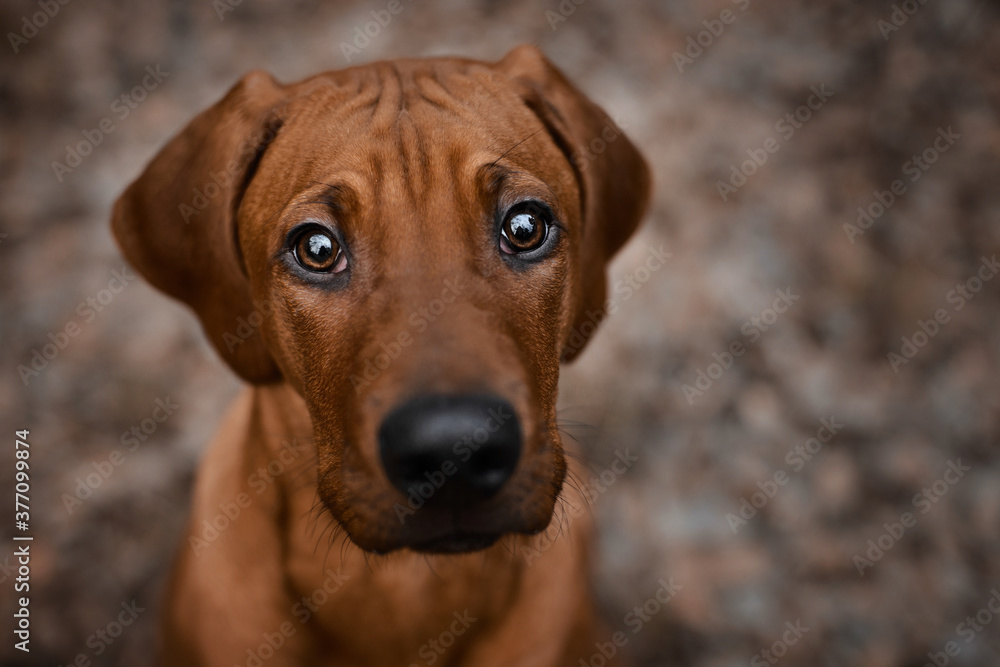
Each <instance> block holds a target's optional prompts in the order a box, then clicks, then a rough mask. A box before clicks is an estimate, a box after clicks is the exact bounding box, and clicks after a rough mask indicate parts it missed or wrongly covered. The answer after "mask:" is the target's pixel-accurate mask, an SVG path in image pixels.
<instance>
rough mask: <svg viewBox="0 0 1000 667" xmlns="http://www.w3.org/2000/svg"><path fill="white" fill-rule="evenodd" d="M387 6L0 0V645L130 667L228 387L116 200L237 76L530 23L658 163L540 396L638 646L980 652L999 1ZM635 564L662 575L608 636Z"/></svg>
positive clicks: (146, 639) (880, 662)
mask: <svg viewBox="0 0 1000 667" xmlns="http://www.w3.org/2000/svg"><path fill="white" fill-rule="evenodd" d="M386 6H387V2H386V1H385V0H364V1H360V2H359V1H353V0H352V1H346V2H336V3H334V2H329V3H319V2H306V1H298V2H288V1H279V0H242V1H240V0H215V1H214V2H213V1H210V0H202V1H200V2H159V1H149V2H143V3H126V2H114V1H111V0H91V1H89V2H83V1H82V0H69V1H68V2H66V4H59V2H57V0H50V1H48V2H46V1H45V0H42V1H40V2H39V1H34V2H5V3H3V5H2V7H0V27H2V31H3V33H4V35H5V38H4V42H5V43H4V44H3V45H2V46H0V53H2V54H3V55H2V56H0V201H2V202H3V206H2V207H0V321H2V328H0V367H2V368H3V369H4V374H5V378H4V380H3V382H2V383H0V405H2V406H3V426H4V429H5V435H4V445H3V454H2V457H3V461H4V466H3V467H4V470H12V469H13V461H14V456H13V444H12V442H11V441H12V439H13V437H12V432H13V431H14V430H16V429H30V430H31V435H30V439H31V443H32V458H31V465H32V509H31V521H32V529H31V532H32V533H33V534H34V535H35V536H36V539H35V542H34V544H33V547H32V548H33V560H32V568H33V569H32V581H31V593H32V606H31V615H32V619H33V626H32V627H33V629H34V634H33V637H32V642H31V647H32V651H31V653H30V654H24V653H22V652H20V651H15V650H14V649H13V647H12V644H13V641H12V639H11V635H10V634H9V632H8V631H7V630H5V631H4V637H5V639H4V640H3V642H0V662H2V663H3V664H4V665H12V666H14V665H55V664H60V665H62V664H69V663H71V662H72V661H74V660H78V659H79V656H81V655H82V656H84V657H85V658H86V659H88V660H91V661H92V662H93V664H108V665H130V666H134V667H141V666H144V665H149V664H151V660H150V649H149V647H150V643H151V641H152V637H153V630H154V627H155V621H156V604H157V599H158V596H159V592H160V589H161V586H162V582H163V577H164V574H165V573H166V570H167V566H168V563H169V561H170V559H171V557H172V554H173V551H174V549H175V547H176V544H177V541H178V539H179V537H180V531H181V529H182V527H183V523H184V520H185V512H186V509H187V504H188V493H189V490H190V483H191V479H192V471H193V470H194V467H195V465H196V463H197V461H198V458H199V456H200V454H201V452H202V448H203V446H204V444H205V443H206V442H207V441H208V440H209V439H210V438H211V436H212V434H213V432H214V429H215V428H216V425H217V422H218V420H219V418H220V415H221V412H222V410H223V409H224V408H225V406H226V405H227V404H228V402H229V401H230V400H231V399H232V397H233V396H234V395H235V394H236V392H237V391H238V389H239V384H238V382H237V380H236V379H235V378H234V376H233V375H232V374H231V373H230V372H229V371H228V370H227V369H226V368H225V367H224V366H223V364H222V363H221V362H220V361H219V359H217V358H216V356H215V354H214V353H213V352H212V351H211V350H210V349H209V347H208V345H207V343H206V342H205V339H204V337H203V336H202V334H201V332H200V327H199V325H198V323H197V322H196V320H195V318H194V317H193V316H192V315H191V314H190V313H189V312H188V311H187V310H186V309H185V308H184V307H182V306H180V305H179V304H177V303H174V302H172V301H170V300H168V299H167V298H166V297H163V296H162V295H160V294H159V293H157V292H155V291H154V290H152V289H151V288H150V287H149V286H148V285H147V284H145V283H144V282H143V281H142V280H141V279H139V278H134V279H133V278H132V275H133V274H131V273H129V272H128V270H123V267H124V264H123V260H122V258H121V256H120V254H119V252H118V250H117V249H116V247H115V245H114V243H113V241H112V239H111V236H110V233H109V229H108V219H109V211H110V206H111V204H112V202H113V201H114V199H115V197H116V196H117V194H118V193H119V192H120V191H121V190H122V189H123V188H124V187H125V185H127V184H128V183H129V182H130V181H131V180H132V179H133V178H134V177H135V176H136V175H138V173H139V171H140V170H141V168H142V167H143V165H144V164H145V163H146V162H147V161H148V160H149V159H150V158H151V157H152V156H153V155H154V154H155V152H156V150H157V149H158V147H160V146H161V145H162V144H163V143H164V142H165V141H166V140H167V139H168V138H169V137H170V136H171V135H173V134H174V133H175V132H176V131H178V130H179V129H180V128H181V127H182V126H183V125H184V124H185V123H186V122H187V121H188V120H189V119H190V118H191V117H192V116H193V115H194V114H195V113H197V112H198V111H200V110H201V109H203V108H204V107H206V106H208V105H209V104H211V103H212V102H214V101H215V100H216V99H218V98H219V97H220V96H221V95H222V94H223V93H224V92H225V91H226V90H227V89H228V88H229V87H230V86H231V85H232V84H233V83H234V82H235V81H236V79H237V78H238V77H239V76H241V75H242V74H243V73H244V72H246V71H247V70H250V69H252V68H265V69H268V70H270V71H271V72H273V73H274V74H275V75H276V76H277V77H278V78H280V79H282V80H286V81H291V80H296V79H299V78H302V77H305V76H307V75H310V74H313V73H315V72H317V71H322V70H327V69H336V68H340V67H344V66H346V65H347V64H348V60H349V59H350V62H351V64H356V63H363V62H370V61H373V60H377V59H381V58H392V57H397V56H434V55H443V54H460V55H465V56H470V57H475V58H482V59H497V58H499V57H501V56H502V55H503V54H504V53H505V52H506V51H507V50H508V49H509V48H511V47H513V46H515V45H517V44H519V43H523V42H534V43H537V44H538V45H540V46H541V47H542V49H543V50H544V51H545V52H546V53H547V54H548V56H549V57H550V58H551V59H552V60H553V61H554V62H555V63H557V64H558V65H559V66H560V67H561V68H562V69H563V70H564V71H565V72H566V73H567V74H568V76H569V77H570V78H571V79H572V80H573V81H575V82H576V83H577V84H578V85H579V86H580V87H581V88H582V89H583V90H585V91H586V92H587V93H588V94H589V95H590V96H591V97H592V98H593V99H594V100H595V101H597V102H598V103H599V104H601V105H602V106H603V107H604V108H605V109H606V110H607V111H608V112H609V114H610V115H611V116H612V117H613V118H615V119H616V120H617V121H618V122H619V124H620V125H622V126H623V127H624V128H625V131H626V133H627V134H628V135H629V136H630V137H631V138H632V140H633V141H635V143H636V144H637V145H639V146H640V147H641V148H642V149H643V150H644V152H645V154H646V156H647V157H648V159H649V161H650V163H651V164H652V166H653V169H654V172H655V187H656V190H655V198H654V201H653V204H652V207H651V211H650V213H649V215H648V218H647V221H646V223H645V224H644V226H643V227H642V230H641V233H640V234H639V235H638V236H637V237H636V238H635V239H634V240H633V241H632V242H631V243H630V244H629V245H628V246H627V247H626V248H625V249H624V250H623V252H622V253H621V254H620V255H619V257H618V258H617V260H616V261H615V262H614V264H613V265H612V266H611V268H610V271H609V280H610V281H611V285H612V290H611V292H610V294H611V296H612V298H614V300H615V302H616V304H617V306H618V307H617V310H616V312H615V313H614V314H613V315H611V316H610V317H609V318H608V320H607V321H606V323H605V324H604V326H603V329H602V330H601V332H600V333H599V334H598V335H597V336H596V338H595V339H594V340H593V341H592V342H591V344H590V346H589V348H588V349H587V350H586V352H585V353H584V354H583V355H582V357H581V358H580V359H579V360H578V361H577V362H576V363H574V364H573V365H572V366H569V367H567V368H565V369H564V376H563V380H562V388H561V401H560V403H561V406H562V407H561V412H560V417H561V418H563V419H564V420H565V423H566V425H567V428H568V429H569V430H570V431H572V432H573V433H574V434H575V435H576V437H577V438H578V439H579V440H580V442H581V443H582V446H583V448H584V450H585V452H586V455H587V458H588V460H589V461H590V463H591V468H592V475H593V479H594V480H595V482H594V485H593V486H592V489H593V495H594V497H595V498H597V503H596V506H595V509H594V517H595V519H596V521H597V523H598V525H599V527H600V529H601V541H600V544H599V545H598V548H597V553H596V566H597V569H596V575H595V577H596V579H595V584H596V586H597V589H598V591H599V593H600V602H601V605H602V607H603V610H604V613H605V615H606V616H607V618H608V620H609V623H610V624H611V625H612V626H613V627H614V628H616V629H622V630H625V631H626V632H627V633H628V636H629V649H630V650H631V651H632V652H633V654H634V656H635V657H636V659H637V661H638V664H640V665H643V666H652V665H682V666H687V665H691V666H695V665H697V666H703V667H725V666H730V665H733V666H736V665H747V664H750V665H765V664H776V663H778V664H785V665H826V666H851V667H881V666H902V667H910V666H912V667H918V666H921V665H925V664H938V665H943V664H953V665H968V666H973V665H975V666H995V665H997V664H1000V617H998V618H994V617H995V616H998V615H997V614H994V612H992V611H990V610H989V607H988V604H989V603H990V600H991V599H994V596H996V597H995V600H1000V593H997V591H998V590H1000V455H998V450H997V444H998V442H997V440H998V435H1000V375H998V371H1000V366H998V357H1000V333H998V332H1000V307H998V306H1000V280H991V279H992V278H993V277H994V274H995V273H996V272H997V270H998V268H1000V267H998V266H996V265H995V263H994V260H993V259H992V258H994V257H995V254H996V253H997V252H998V251H1000V187H998V183H1000V161H998V159H997V158H998V154H1000V118H998V111H1000V85H998V82H1000V81H998V72H1000V20H998V19H1000V16H998V14H1000V9H998V7H997V3H993V2H982V1H980V2H973V1H972V0H949V1H948V2H926V3H922V2H920V1H919V0H906V1H905V2H896V3H892V2H883V1H875V2H826V1H815V0H813V1H811V2H806V1H805V0H791V1H785V2H764V1H763V0H732V1H731V0H712V1H703V2H694V1H693V0H688V1H682V0H677V1H663V2H639V1H637V0H619V1H616V2H611V1H610V0H575V2H574V1H573V0H561V2H560V1H559V0H543V1H541V2H522V1H518V0H512V1H509V2H504V3H499V2H488V1H485V0H483V1H480V2H474V1H470V0H464V1H458V0H451V1H444V2H435V3H429V2H419V1H417V2H409V1H408V0H402V4H401V7H402V9H401V11H400V12H399V13H398V14H394V15H392V18H391V21H389V22H388V23H386V24H385V25H379V24H378V23H377V22H374V21H375V18H374V16H375V15H373V14H372V12H373V11H374V12H376V15H378V13H379V12H380V11H381V10H384V9H385V8H386ZM46 12H47V13H46ZM383 16H384V14H383ZM366 29H367V30H368V35H364V31H365V30H366ZM363 37H367V39H365V38H363ZM154 75H155V76H154ZM144 81H145V85H144ZM137 87H138V88H137ZM123 95H124V96H126V97H124V98H123V97H122V96H123ZM105 119H107V120H105ZM88 145H89V147H88ZM67 147H69V148H67ZM84 153H85V154H84ZM74 154H75V155H74ZM859 208H860V211H859ZM661 246H662V251H660V247H661ZM651 248H652V249H654V250H656V251H657V252H665V253H669V255H670V256H669V258H667V259H666V260H665V261H663V262H650V263H649V264H647V261H648V260H650V258H651V257H652V256H653V254H652V250H651ZM654 266H655V267H656V268H653V267H654ZM123 271H124V272H123ZM615 286H617V289H616V287H615ZM157 401H160V402H161V403H164V404H171V405H173V406H176V407H173V408H172V409H171V410H170V412H171V414H170V415H169V417H167V418H166V419H165V420H164V421H162V422H157V421H155V420H154V419H153V415H154V413H155V414H156V415H159V416H162V415H163V414H164V412H163V411H157V410H156V408H157V405H158V404H157ZM132 429H138V431H137V432H138V434H139V435H138V436H136V437H135V440H134V441H133V440H131V439H128V438H126V439H124V440H123V434H126V433H130V431H131V430H132ZM140 438H141V439H140ZM125 445H128V446H127V447H126V446H125ZM115 450H120V451H121V452H123V456H120V457H116V456H114V455H113V452H114V451H115ZM619 456H625V457H626V458H628V457H633V458H634V459H635V461H634V462H633V463H632V465H631V466H630V467H629V468H627V469H626V470H625V472H623V473H619V472H616V471H615V470H616V469H615V468H612V467H611V464H612V462H613V461H614V460H615V459H616V457H619ZM116 462H117V463H116ZM617 470H621V467H620V466H618V467H617ZM588 484H589V482H588ZM12 487H13V473H11V474H7V473H5V474H4V475H3V476H2V479H0V492H2V495H3V496H4V497H10V496H12V495H13V488H12ZM907 516H909V518H907ZM904 522H905V525H904ZM15 532H16V531H15V529H14V525H13V517H11V520H10V521H8V520H7V519H6V518H4V519H3V521H0V534H2V535H3V537H4V541H5V543H7V544H12V543H11V542H10V540H9V538H10V537H11V536H12V535H13V534H14V533H15ZM12 551H13V549H12V547H7V546H5V547H4V548H3V550H2V551H0V607H2V609H0V614H2V616H3V617H4V618H5V619H8V620H7V621H5V622H4V627H7V625H6V624H7V623H9V619H10V616H9V614H10V613H11V612H12V609H13V591H12V588H13V577H14V576H15V575H14V571H13V569H12V568H11V565H12V562H13V558H12V557H11V555H10V554H11V553H12ZM661 580H663V581H667V582H669V581H672V582H673V583H674V584H676V585H679V586H680V587H681V588H680V590H679V592H677V594H676V595H675V596H674V597H673V598H672V599H671V600H670V602H669V603H667V604H666V605H649V606H647V607H646V611H645V612H643V614H644V615H640V616H639V617H640V618H642V619H643V620H642V622H641V623H640V624H639V625H640V626H641V628H640V631H638V632H634V630H635V629H636V625H637V623H636V618H637V616H636V615H635V612H634V611H633V609H634V608H635V607H636V606H639V607H642V606H643V605H644V604H646V603H647V601H648V600H649V599H650V598H652V597H653V596H654V595H655V593H656V591H657V589H658V588H659V587H660V586H661V584H660V583H659V582H660V581H661ZM133 601H135V604H136V605H137V606H138V607H139V608H142V609H145V611H142V612H138V618H137V620H136V621H135V623H133V624H132V625H130V626H129V627H127V628H126V629H125V631H124V632H123V633H122V634H121V636H120V637H118V638H117V639H115V640H114V641H113V642H112V643H111V644H110V645H108V644H107V643H105V642H104V641H103V640H101V639H100V638H99V637H100V636H99V635H96V634H95V633H97V631H98V630H106V629H107V628H108V625H109V623H111V622H112V621H114V620H115V619H116V618H117V617H118V615H119V612H121V610H122V605H123V604H125V605H129V604H132V603H133ZM992 604H993V607H994V608H997V607H998V606H1000V602H997V601H994V602H993V603H992ZM651 610H653V611H655V613H651ZM629 614H632V615H631V616H629ZM977 619H978V620H977ZM789 627H792V628H796V631H795V632H791V631H789ZM977 628H978V629H977ZM791 639H794V641H789V640H791ZM949 642H953V643H952V644H949ZM949 650H950V651H951V653H950V654H949V653H948V652H947V651H949ZM765 652H766V653H765ZM581 657H582V658H584V659H585V661H586V660H590V657H587V656H581ZM591 663H592V664H600V661H599V660H597V659H596V658H595V659H594V660H591ZM581 664H586V663H581ZM389 667H391V666H389ZM401 667H402V666H401Z"/></svg>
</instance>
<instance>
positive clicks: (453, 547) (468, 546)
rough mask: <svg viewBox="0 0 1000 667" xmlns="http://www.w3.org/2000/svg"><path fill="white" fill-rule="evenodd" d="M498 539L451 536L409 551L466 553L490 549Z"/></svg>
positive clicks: (417, 545) (493, 536)
mask: <svg viewBox="0 0 1000 667" xmlns="http://www.w3.org/2000/svg"><path fill="white" fill-rule="evenodd" d="M498 539H500V536H499V535H451V536H448V537H442V538H438V539H436V540H431V541H430V542H421V543H419V544H413V545H410V549H412V550H413V551H420V552H424V553H452V554H454V553H467V552H470V551H480V550H482V549H486V548H488V547H491V546H493V545H494V544H495V543H496V541H497V540H498Z"/></svg>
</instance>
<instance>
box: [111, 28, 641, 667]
mask: <svg viewBox="0 0 1000 667" xmlns="http://www.w3.org/2000/svg"><path fill="white" fill-rule="evenodd" d="M649 189H650V176H649V171H648V169H647V166H646V164H645V162H644V160H643V158H642V156H641V155H640V154H639V152H638V151H637V150H636V148H635V147H634V146H633V144H632V143H631V142H630V141H629V140H628V139H627V138H626V137H625V136H624V135H623V134H622V133H621V131H620V130H619V129H618V127H617V126H616V125H615V124H614V123H613V122H612V121H611V120H610V119H609V118H608V116H607V115H606V114H605V113H604V112H603V111H601V110H600V109H599V108H598V107H597V106H596V105H594V104H593V103H592V102H590V101H589V100H588V99H587V98H586V97H584V96H583V95H582V94H581V93H580V92H579V91H578V90H577V89H576V88H574V87H573V86H572V85H571V84H570V83H569V82H568V81H567V80H566V79H565V78H564V76H563V75H562V74H561V73H560V72H559V71H558V70H557V69H556V68H555V67H554V66H553V65H552V64H551V63H549V62H548V61H547V60H546V59H545V57H544V56H543V55H542V54H541V53H540V52H539V51H538V50H537V49H536V48H534V47H530V46H524V47H520V48H517V49H515V50H513V51H512V52H510V53H509V54H508V55H507V56H506V57H504V58H503V59H502V60H500V61H499V62H496V63H483V62H476V61H472V60H462V59H456V58H439V59H426V60H394V61H388V62H379V63H374V64H370V65H365V66H362V67H354V68H350V69H346V70H341V71H335V72H327V73H324V74H320V75H318V76H315V77H312V78H309V79H306V80H305V81H302V82H300V83H296V84H290V85H283V84H280V83H278V82H276V81H275V80H274V79H273V78H272V77H271V76H269V75H268V74H265V73H262V72H252V73H250V74H248V75H247V76H245V77H244V78H243V79H242V80H241V81H240V82H239V83H238V84H237V85H236V86H235V87H234V88H233V89H232V90H230V91H229V93H228V94H227V95H226V96H225V97H224V98H223V99H222V100H221V101H220V102H218V103H217V104H215V105H214V106H213V107H211V108H209V109H208V110H206V111H205V112H203V113H202V114H201V115H199V116H198V117H197V118H195V119H194V120H193V121H192V122H191V123H190V124H189V125H188V126H187V127H186V128H185V129H184V130H183V131H181V132H180V134H178V135H177V136H176V137H174V138H173V139H172V140H171V141H170V142H169V143H168V144H167V145H166V146H165V147H164V148H163V149H162V150H161V152H160V153H159V154H158V155H157V156H156V157H155V158H154V159H153V161H152V162H151V163H150V164H149V165H148V167H147V168H146V169H145V171H144V172H143V173H142V175H141V176H140V177H139V178H138V179H137V180H136V181H135V182H134V183H133V184H132V185H131V186H130V187H129V188H128V189H127V190H126V192H125V193H124V194H123V195H122V196H121V198H120V199H119V200H118V202H117V203H116V205H115V209H114V215H113V221H112V225H113V229H114V233H115V235H116V237H117V239H118V242H119V244H120V245H121V248H122V250H123V251H124V254H125V255H126V257H127V258H128V260H129V261H130V262H131V263H132V264H133V265H134V266H135V267H136V268H137V269H138V270H139V271H140V272H141V273H142V275H143V276H145V277H146V278H147V279H148V280H149V282H151V283H152V284H153V285H154V286H156V287H158V288H159V289H161V290H163V291H164V292H166V293H167V294H169V295H171V296H173V297H175V298H177V299H180V300H181V301H183V302H185V303H187V304H188V305H189V306H190V307H191V308H192V309H193V310H194V312H195V313H196V314H197V315H198V317H199V318H200V320H201V322H202V324H203V326H204V329H205V332H206V334H207V335H208V337H209V339H210V340H211V342H212V344H213V345H214V347H215V348H216V350H217V351H218V352H219V354H220V355H221V356H222V358H223V359H224V360H225V361H226V362H227V363H228V365H229V366H231V367H232V369H233V370H234V371H235V372H236V373H237V374H238V375H239V376H240V377H241V378H242V379H243V380H245V381H246V383H247V388H246V390H245V391H244V393H243V395H242V396H241V397H240V398H239V399H238V400H237V402H236V404H235V405H234V406H233V408H232V409H231V411H230V413H229V415H228V416H227V417H226V419H225V421H224V422H223V425H222V428H221V431H220V433H219V435H218V437H217V438H216V440H215V441H214V442H213V443H212V444H211V446H210V448H209V450H208V452H207V453H206V455H205V458H204V461H203V462H202V464H201V467H200V469H199V473H198V476H197V481H196V486H195V491H194V501H193V510H192V518H191V523H190V532H189V535H188V538H187V539H185V541H184V543H183V545H182V547H181V550H180V554H179V557H178V559H177V563H176V566H175V569H174V573H173V575H172V578H171V581H170V584H169V586H168V590H167V593H166V607H165V611H164V632H163V641H162V646H161V657H162V663H163V664H167V665H186V666H202V665H204V666H213V667H215V666H227V667H228V666H229V665H247V666H248V667H249V666H250V665H261V664H267V665H345V666H346V665H351V666H354V667H360V666H367V665H370V666H372V667H387V666H391V665H401V666H406V665H425V664H426V665H430V664H445V665H470V666H471V665H474V666H475V667H484V666H489V665H498V666H499V665H504V666H507V665H538V666H540V667H541V666H546V667H548V666H555V665H565V666H567V667H568V666H570V665H577V664H578V662H579V660H580V659H581V658H586V657H588V656H589V655H590V654H591V653H592V652H593V651H594V643H595V642H598V641H601V640H604V639H606V638H607V635H606V634H604V633H603V632H602V631H601V630H600V625H599V623H598V622H597V621H596V618H595V615H594V611H593V605H592V602H591V599H590V593H589V587H588V573H587V563H586V552H587V539H588V532H589V531H588V530H587V528H586V527H585V526H582V525H574V526H572V529H571V530H559V531H557V532H558V533H559V536H558V538H557V539H553V540H546V541H545V545H544V548H538V549H535V550H534V551H532V552H531V553H532V557H531V558H525V557H524V551H523V547H525V545H532V544H533V542H532V539H535V540H537V538H531V537H528V536H532V535H536V534H538V533H539V532H541V531H544V530H545V529H546V528H547V527H549V526H550V524H551V523H552V521H553V515H554V513H555V512H556V507H557V502H560V501H561V502H563V503H566V505H567V506H572V507H577V506H580V505H582V504H583V503H584V501H583V499H582V498H581V497H580V496H579V495H578V494H577V493H575V492H574V491H573V490H572V488H571V487H570V486H569V485H565V484H564V482H565V480H566V476H567V458H566V456H565V453H564V449H563V445H562V443H561V441H560V437H559V430H558V428H557V425H556V413H555V406H556V393H557V381H558V377H559V365H560V361H568V360H571V359H572V358H573V357H575V356H576V355H577V354H578V353H579V352H580V350H581V349H582V348H583V345H584V344H585V343H586V341H587V340H588V339H589V337H590V336H591V334H592V333H593V331H594V329H595V328H596V325H597V324H598V322H599V321H600V319H601V317H602V314H603V309H604V303H605V291H606V286H605V282H606V279H605V272H606V265H607V263H608V261H609V259H610V258H611V257H612V255H613V254H614V253H615V251H616V250H618V248H620V247H621V246H622V244H624V243H625V241H626V240H627V239H628V238H629V236H630V235H631V234H632V232H633V231H634V230H635V228H636V226H637V225H638V223H639V221H640V219H641V218H642V216H643V213H644V210H645V207H646V204H647V200H648V196H649ZM290 443H295V444H294V445H291V444H290ZM303 449H305V450H307V455H302V451H301V450H303ZM299 456H301V458H298V457H299ZM276 463H281V464H282V465H276ZM301 463H307V464H308V465H301ZM269 466H270V467H269ZM292 468H295V469H296V471H297V472H296V474H294V475H293V474H291V473H290V470H291V469H292ZM261 471H264V474H263V476H262V475H261ZM267 471H270V472H267ZM220 515H223V516H225V517H227V520H225V521H222V522H221V524H220V522H219V521H218V520H217V519H218V517H219V516H220ZM213 521H214V522H215V523H214V524H213ZM220 525H221V526H222V528H221V529H220V528H219V526H220ZM213 526H215V527H214V528H213ZM557 527H563V526H561V525H560V526H557ZM330 532H335V533H336V534H338V535H340V536H341V539H342V540H343V542H342V545H341V548H339V549H337V550H334V551H333V553H331V549H330V544H329V542H328V541H327V536H328V535H329V533H330ZM373 554H381V555H380V556H377V557H375V556H373ZM612 662H613V661H612ZM609 664H612V663H611V662H609Z"/></svg>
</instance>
